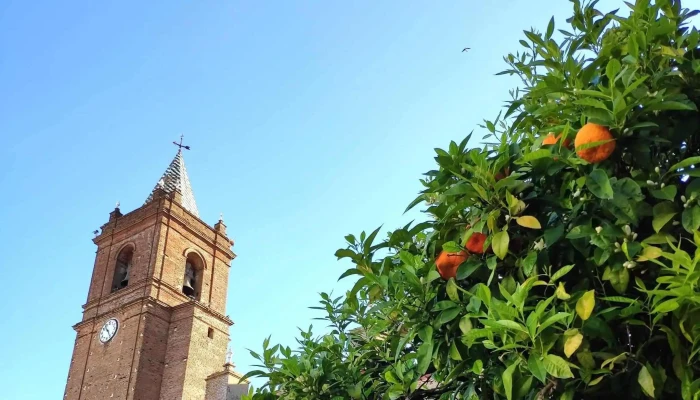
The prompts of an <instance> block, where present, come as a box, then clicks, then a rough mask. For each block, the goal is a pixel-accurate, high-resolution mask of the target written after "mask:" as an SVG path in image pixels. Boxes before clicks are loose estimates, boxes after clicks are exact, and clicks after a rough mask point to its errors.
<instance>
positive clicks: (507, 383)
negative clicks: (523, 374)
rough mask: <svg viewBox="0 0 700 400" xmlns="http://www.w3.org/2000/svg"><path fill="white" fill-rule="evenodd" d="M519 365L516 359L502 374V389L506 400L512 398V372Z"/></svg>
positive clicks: (518, 360)
mask: <svg viewBox="0 0 700 400" xmlns="http://www.w3.org/2000/svg"><path fill="white" fill-rule="evenodd" d="M518 364H520V359H519V358H516V359H515V362H514V363H513V364H511V365H509V366H508V368H506V370H505V371H504V372H503V388H504V389H505V391H506V398H507V399H508V400H511V399H512V398H513V371H515V368H517V367H518Z"/></svg>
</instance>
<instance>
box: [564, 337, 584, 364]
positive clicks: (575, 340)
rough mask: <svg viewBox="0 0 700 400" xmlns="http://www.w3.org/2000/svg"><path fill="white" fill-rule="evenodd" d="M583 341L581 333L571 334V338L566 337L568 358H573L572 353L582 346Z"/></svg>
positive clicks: (565, 345) (565, 347) (565, 348)
mask: <svg viewBox="0 0 700 400" xmlns="http://www.w3.org/2000/svg"><path fill="white" fill-rule="evenodd" d="M581 342H583V335H582V334H580V333H577V334H575V335H573V336H569V338H567V339H566V343H564V354H566V357H567V358H571V355H572V354H574V352H576V350H577V349H578V348H579V346H581Z"/></svg>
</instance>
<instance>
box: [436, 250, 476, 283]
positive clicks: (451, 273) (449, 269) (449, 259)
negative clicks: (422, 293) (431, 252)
mask: <svg viewBox="0 0 700 400" xmlns="http://www.w3.org/2000/svg"><path fill="white" fill-rule="evenodd" d="M468 257H469V253H467V252H466V251H464V250H462V251H461V252H459V253H448V252H445V251H443V252H442V253H440V255H439V256H438V258H437V260H435V265H436V266H437V270H438V272H439V273H440V276H441V277H442V279H444V280H448V279H450V278H455V277H456V276H457V268H459V266H460V265H461V264H462V263H463V262H464V261H466V259H467V258H468Z"/></svg>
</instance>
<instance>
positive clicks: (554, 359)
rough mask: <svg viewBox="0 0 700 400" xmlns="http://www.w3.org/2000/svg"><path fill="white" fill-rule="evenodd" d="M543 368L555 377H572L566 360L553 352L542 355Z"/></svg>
mask: <svg viewBox="0 0 700 400" xmlns="http://www.w3.org/2000/svg"><path fill="white" fill-rule="evenodd" d="M544 369H545V370H546V371H547V373H548V374H549V375H552V376H553V377H555V378H560V379H567V378H573V377H574V374H573V373H571V368H569V364H568V363H567V362H566V360H564V359H563V358H561V357H559V356H557V355H554V354H547V355H546V356H545V357H544Z"/></svg>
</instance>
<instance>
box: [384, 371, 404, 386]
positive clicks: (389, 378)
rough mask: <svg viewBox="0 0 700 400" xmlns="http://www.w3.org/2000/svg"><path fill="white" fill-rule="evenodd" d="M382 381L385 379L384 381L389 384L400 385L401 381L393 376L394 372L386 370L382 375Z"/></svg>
mask: <svg viewBox="0 0 700 400" xmlns="http://www.w3.org/2000/svg"><path fill="white" fill-rule="evenodd" d="M384 379H386V381H387V382H389V383H396V384H401V381H400V380H399V378H397V377H396V374H394V372H393V371H391V370H387V371H386V372H385V373H384Z"/></svg>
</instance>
